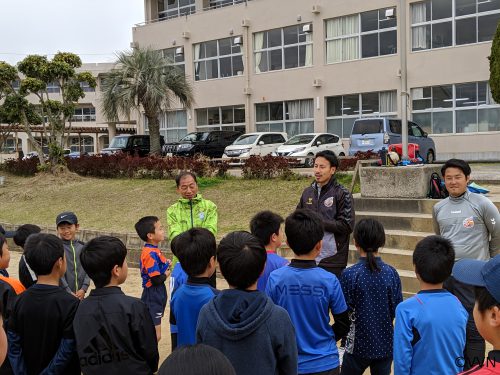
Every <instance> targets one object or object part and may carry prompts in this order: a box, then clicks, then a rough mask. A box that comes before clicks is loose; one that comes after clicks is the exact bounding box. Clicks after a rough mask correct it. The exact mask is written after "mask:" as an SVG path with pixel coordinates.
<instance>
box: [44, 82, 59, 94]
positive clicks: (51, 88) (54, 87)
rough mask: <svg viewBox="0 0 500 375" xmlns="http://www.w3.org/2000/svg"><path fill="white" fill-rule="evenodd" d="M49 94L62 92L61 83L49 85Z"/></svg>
mask: <svg viewBox="0 0 500 375" xmlns="http://www.w3.org/2000/svg"><path fill="white" fill-rule="evenodd" d="M47 92H48V93H49V94H58V93H59V92H61V88H60V87H59V83H57V82H49V83H47Z"/></svg>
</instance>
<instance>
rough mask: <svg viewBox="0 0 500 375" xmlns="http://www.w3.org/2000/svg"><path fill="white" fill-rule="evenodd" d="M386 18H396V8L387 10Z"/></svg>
mask: <svg viewBox="0 0 500 375" xmlns="http://www.w3.org/2000/svg"><path fill="white" fill-rule="evenodd" d="M385 18H389V19H390V18H396V8H387V9H386V10H385Z"/></svg>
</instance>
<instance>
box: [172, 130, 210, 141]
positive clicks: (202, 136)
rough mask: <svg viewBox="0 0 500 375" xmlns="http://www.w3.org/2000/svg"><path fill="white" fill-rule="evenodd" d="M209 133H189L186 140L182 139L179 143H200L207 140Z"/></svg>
mask: <svg viewBox="0 0 500 375" xmlns="http://www.w3.org/2000/svg"><path fill="white" fill-rule="evenodd" d="M208 134H209V133H200V132H196V133H189V134H188V135H186V136H185V137H184V138H182V139H181V140H180V141H179V142H200V141H204V140H206V139H207V137H208Z"/></svg>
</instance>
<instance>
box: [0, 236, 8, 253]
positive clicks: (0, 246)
mask: <svg viewBox="0 0 500 375" xmlns="http://www.w3.org/2000/svg"><path fill="white" fill-rule="evenodd" d="M6 242H7V239H6V238H5V236H4V235H3V234H1V233H0V257H3V244H4V243H6Z"/></svg>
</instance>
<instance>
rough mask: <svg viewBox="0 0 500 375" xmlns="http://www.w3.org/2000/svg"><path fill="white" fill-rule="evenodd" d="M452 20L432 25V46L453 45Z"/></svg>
mask: <svg viewBox="0 0 500 375" xmlns="http://www.w3.org/2000/svg"><path fill="white" fill-rule="evenodd" d="M451 29H452V26H451V22H443V23H436V24H434V25H432V48H441V47H448V46H451V43H452V31H451Z"/></svg>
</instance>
